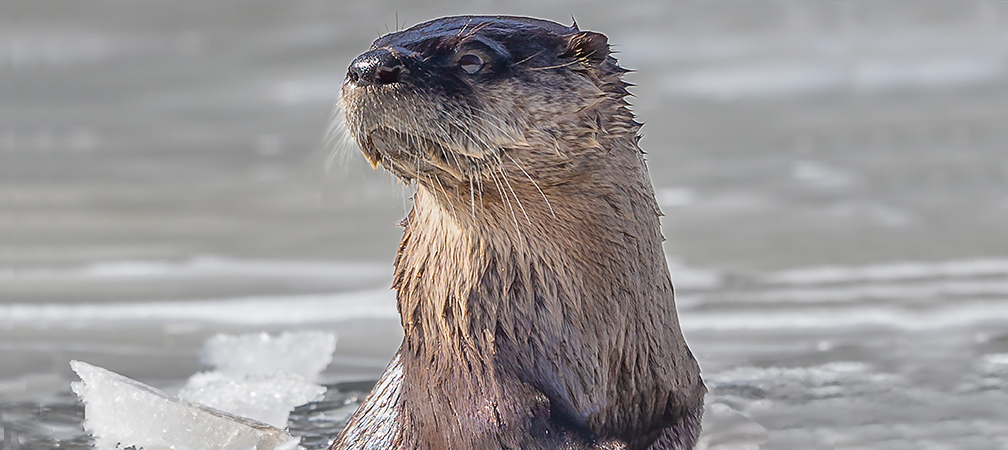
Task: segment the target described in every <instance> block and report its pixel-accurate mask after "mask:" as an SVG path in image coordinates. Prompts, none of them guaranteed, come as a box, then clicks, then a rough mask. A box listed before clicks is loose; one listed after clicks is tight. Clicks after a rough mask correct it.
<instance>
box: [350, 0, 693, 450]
mask: <svg viewBox="0 0 1008 450" xmlns="http://www.w3.org/2000/svg"><path fill="white" fill-rule="evenodd" d="M625 72H626V70H625V69H622V68H620V67H619V65H618V64H617V62H616V60H615V59H614V58H613V57H612V56H611V55H610V53H609V45H608V40H607V38H606V37H605V36H604V35H602V34H599V33H594V32H590V31H580V30H578V28H577V26H576V25H574V26H571V27H566V26H563V25H559V24H556V23H553V22H548V21H543V20H537V19H527V18H517V17H499V16H498V17H479V16H461V17H448V18H442V19H437V20H433V21H430V22H426V23H423V24H420V25H417V26H415V27H413V28H410V29H407V30H404V31H399V32H395V33H391V34H387V35H385V36H383V37H381V38H379V39H378V40H377V41H375V43H374V45H373V46H372V49H371V50H370V51H369V52H367V53H364V54H362V55H361V56H359V57H358V58H357V59H356V60H355V61H354V63H353V64H352V65H351V68H350V71H349V73H348V77H347V81H346V82H345V83H344V85H343V90H342V96H341V98H340V102H339V107H340V109H341V111H342V118H343V120H345V125H346V129H347V131H348V133H349V134H350V136H351V137H352V138H353V139H354V140H355V141H356V142H357V143H358V144H359V145H360V147H361V150H362V151H363V153H364V155H365V156H366V157H367V159H368V161H370V162H371V163H372V164H373V165H374V166H381V167H383V168H385V169H388V170H389V171H391V172H392V173H393V174H395V175H396V176H398V177H399V178H400V179H402V180H403V181H404V182H406V183H411V184H415V186H416V194H415V195H414V197H413V200H414V205H413V209H412V211H411V212H410V213H409V215H408V217H407V218H406V219H405V220H404V222H403V223H404V227H405V233H404V235H403V240H402V243H401V245H400V247H399V254H398V257H397V259H396V268H395V280H394V283H393V287H394V289H395V290H396V291H397V299H398V307H399V312H400V314H401V316H402V326H403V329H404V331H405V338H404V340H403V343H402V346H401V347H400V349H399V353H398V354H397V355H396V357H395V359H393V361H392V363H391V364H390V365H389V368H388V369H387V370H386V372H385V374H384V375H383V376H382V378H381V380H379V382H378V384H377V386H376V387H375V389H374V391H373V392H372V393H371V395H370V396H369V397H368V398H367V399H366V400H365V401H364V403H363V404H362V405H361V407H360V409H359V410H358V411H357V412H356V413H355V414H354V416H353V417H352V418H351V419H350V421H349V423H348V425H347V426H346V428H345V429H344V430H343V432H342V433H341V434H340V435H339V436H338V437H337V438H336V440H335V442H334V443H333V445H332V447H331V448H333V449H351V448H353V449H356V448H376V449H377V448H382V449H384V448H405V449H479V450H483V449H497V448H506V449H546V448H550V449H552V448H564V449H649V448H650V449H689V448H692V447H693V446H694V444H695V443H696V439H697V436H698V434H699V432H700V416H701V414H702V412H703V396H704V393H705V392H706V389H705V387H704V385H703V382H702V381H701V379H700V370H699V367H698V366H697V363H696V361H695V360H694V358H693V355H692V354H691V353H690V350H689V348H688V347H687V346H686V342H685V341H684V340H683V336H682V333H681V332H680V329H679V323H678V319H677V316H676V311H675V303H674V301H673V293H672V283H671V280H670V279H669V273H668V268H667V266H666V261H665V256H664V253H663V250H662V246H661V243H662V236H661V232H660V229H659V220H658V218H659V215H660V211H659V209H658V205H657V203H656V202H655V197H654V190H653V188H652V186H651V183H650V180H649V178H648V174H647V169H646V167H645V163H644V157H643V153H642V152H641V150H640V149H639V147H638V146H637V141H638V130H639V129H640V126H641V125H640V124H639V123H637V122H636V121H635V120H634V116H633V114H632V112H631V111H630V109H629V108H628V105H627V103H626V101H625V97H626V96H627V95H628V92H627V90H626V88H627V84H626V83H625V82H623V81H622V79H621V75H622V74H623V73H625Z"/></svg>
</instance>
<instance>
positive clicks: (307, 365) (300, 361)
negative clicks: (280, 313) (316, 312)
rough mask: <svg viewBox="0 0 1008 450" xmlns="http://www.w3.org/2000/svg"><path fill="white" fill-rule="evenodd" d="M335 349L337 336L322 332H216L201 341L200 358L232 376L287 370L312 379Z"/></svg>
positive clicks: (237, 377)
mask: <svg viewBox="0 0 1008 450" xmlns="http://www.w3.org/2000/svg"><path fill="white" fill-rule="evenodd" d="M335 350H336V335H334V334H332V333H324V332H321V331H301V332H294V333H292V332H284V333H282V334H281V335H279V336H275V337H274V336H270V335H268V334H266V333H259V334H245V335H241V336H231V335H226V334H218V335H216V336H214V337H212V338H210V339H208V340H207V341H206V343H204V344H203V351H202V352H201V353H200V360H201V361H202V362H203V363H204V364H206V365H208V366H211V367H214V368H216V369H217V370H218V371H221V372H224V373H225V374H227V375H228V376H230V377H232V378H235V379H240V378H243V377H246V376H252V375H272V374H274V373H277V372H286V373H296V374H298V375H301V376H302V377H304V378H306V379H307V380H308V381H312V382H314V381H316V380H317V379H318V376H319V374H320V373H322V370H324V369H325V368H326V366H328V365H329V363H331V362H332V355H333V351H335Z"/></svg>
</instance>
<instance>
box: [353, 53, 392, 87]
mask: <svg viewBox="0 0 1008 450" xmlns="http://www.w3.org/2000/svg"><path fill="white" fill-rule="evenodd" d="M405 71H406V68H405V67H404V66H403V64H402V61H401V60H400V59H399V57H398V56H396V54H395V53H393V52H392V51H391V50H389V49H387V48H379V49H375V50H371V51H369V52H367V53H364V54H362V55H360V56H358V57H357V59H355V60H354V61H353V62H352V63H350V69H349V70H348V71H347V77H349V78H350V81H352V82H354V83H356V84H357V85H358V86H365V85H368V84H373V85H378V86H382V85H386V84H392V83H395V82H397V81H399V80H400V79H401V78H402V75H403V72H405Z"/></svg>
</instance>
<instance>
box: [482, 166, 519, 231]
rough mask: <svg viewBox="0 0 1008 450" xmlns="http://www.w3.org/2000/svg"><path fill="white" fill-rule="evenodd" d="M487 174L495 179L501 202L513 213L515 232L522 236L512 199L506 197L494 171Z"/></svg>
mask: <svg viewBox="0 0 1008 450" xmlns="http://www.w3.org/2000/svg"><path fill="white" fill-rule="evenodd" d="M487 174H489V175H490V177H491V178H493V180H494V185H496V186H497V192H498V193H499V194H500V197H501V201H502V202H503V203H504V204H505V205H507V207H508V209H509V210H510V211H511V219H513V220H514V226H515V231H517V232H518V235H519V236H521V228H520V227H519V226H518V216H516V215H515V212H514V207H512V206H511V199H510V198H508V196H507V195H504V188H502V187H501V184H500V181H498V180H497V176H496V175H494V171H493V170H492V169H491V170H488V171H487Z"/></svg>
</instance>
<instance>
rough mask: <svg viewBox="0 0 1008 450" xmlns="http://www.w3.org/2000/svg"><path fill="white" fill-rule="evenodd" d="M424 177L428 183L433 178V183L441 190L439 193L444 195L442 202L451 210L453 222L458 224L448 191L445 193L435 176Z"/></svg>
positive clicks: (453, 203) (453, 204)
mask: <svg viewBox="0 0 1008 450" xmlns="http://www.w3.org/2000/svg"><path fill="white" fill-rule="evenodd" d="M425 177H426V178H427V182H428V183H430V180H431V178H433V179H434V181H435V182H437V185H438V186H439V187H440V188H441V193H443V194H444V202H445V203H447V204H448V207H449V208H451V212H452V217H454V218H455V221H456V222H458V221H459V218H458V214H456V213H455V202H453V201H451V197H449V196H448V191H446V190H445V188H444V185H442V184H441V180H440V179H439V178H438V177H437V176H430V175H425ZM436 195H437V194H435V196H436Z"/></svg>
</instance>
